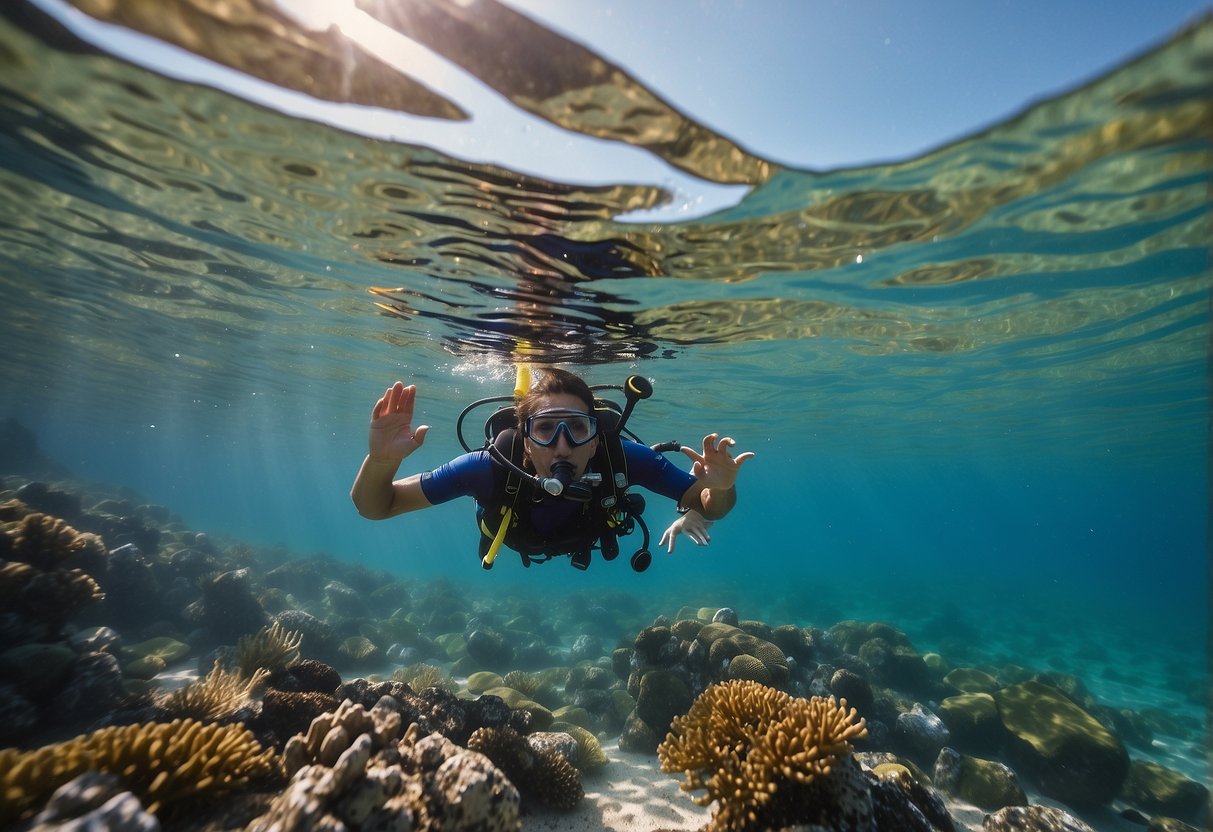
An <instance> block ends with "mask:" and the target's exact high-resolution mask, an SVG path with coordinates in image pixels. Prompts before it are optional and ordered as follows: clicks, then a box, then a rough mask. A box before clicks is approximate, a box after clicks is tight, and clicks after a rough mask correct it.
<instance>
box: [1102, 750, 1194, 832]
mask: <svg viewBox="0 0 1213 832" xmlns="http://www.w3.org/2000/svg"><path fill="white" fill-rule="evenodd" d="M1120 798H1121V800H1124V801H1125V802H1126V803H1129V804H1131V805H1133V806H1136V807H1137V808H1138V809H1141V810H1142V811H1143V812H1147V813H1149V814H1152V815H1166V816H1168V817H1172V818H1176V819H1178V820H1185V821H1190V822H1192V823H1199V822H1200V821H1201V815H1202V814H1204V813H1205V812H1206V809H1207V807H1208V803H1209V790H1208V789H1207V788H1205V787H1204V786H1202V785H1201V784H1200V783H1197V782H1195V781H1194V780H1189V779H1188V778H1187V777H1184V776H1183V775H1182V774H1180V773H1179V772H1177V771H1173V770H1172V769H1169V768H1167V767H1166V766H1162V765H1159V764H1158V763H1154V762H1150V761H1149V760H1134V761H1133V762H1132V763H1131V764H1130V766H1129V774H1128V776H1127V777H1126V778H1125V782H1124V786H1123V787H1122V788H1121V792H1120Z"/></svg>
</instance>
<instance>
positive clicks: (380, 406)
mask: <svg viewBox="0 0 1213 832" xmlns="http://www.w3.org/2000/svg"><path fill="white" fill-rule="evenodd" d="M416 398H417V385H415V384H410V385H409V386H408V387H405V386H404V382H402V381H398V382H396V383H395V384H393V385H392V386H391V387H389V388H388V389H387V390H384V391H383V396H382V398H380V399H379V401H377V402H375V407H374V408H373V409H372V410H371V418H372V419H377V418H379V417H380V416H386V415H387V414H389V413H405V414H407V415H408V416H409V418H410V419H411V418H412V413H413V402H414V401H416Z"/></svg>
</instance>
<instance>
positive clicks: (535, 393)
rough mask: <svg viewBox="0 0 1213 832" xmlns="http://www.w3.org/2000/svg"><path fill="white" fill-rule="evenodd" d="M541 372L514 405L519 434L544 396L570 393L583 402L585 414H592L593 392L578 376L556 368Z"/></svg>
mask: <svg viewBox="0 0 1213 832" xmlns="http://www.w3.org/2000/svg"><path fill="white" fill-rule="evenodd" d="M541 372H542V375H540V376H539V380H538V381H537V382H535V384H534V385H532V387H531V389H530V390H528V391H527V392H526V394H525V395H523V397H522V398H521V399H519V400H518V404H517V405H515V408H514V412H515V413H517V414H518V430H519V431H520V432H521V431H522V430H524V428H525V427H526V420H527V419H529V418H530V417H531V416H534V415H535V413H536V412H538V410H539V400H540V399H542V398H543V397H544V396H552V395H556V394H559V393H572V394H573V395H574V396H576V397H577V398H579V399H581V400H582V401H583V402H585V411H586V413H593V412H594V391H593V390H591V389H590V385H588V384H586V383H585V381H584V380H583V379H582V378H581V377H580V376H576V375H574V374H572V373H570V372H569V371H568V370H561V369H560V368H558V367H545V368H544V369H543V370H542V371H541Z"/></svg>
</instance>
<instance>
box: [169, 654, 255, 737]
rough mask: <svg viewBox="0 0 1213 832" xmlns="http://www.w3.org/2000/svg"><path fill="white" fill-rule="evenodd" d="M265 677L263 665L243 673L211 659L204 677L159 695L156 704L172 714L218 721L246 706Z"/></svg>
mask: <svg viewBox="0 0 1213 832" xmlns="http://www.w3.org/2000/svg"><path fill="white" fill-rule="evenodd" d="M268 677H269V671H268V670H265V669H264V668H262V669H260V670H256V671H254V672H253V675H252V676H244V675H243V674H241V673H240V671H238V670H224V669H223V668H222V667H221V666H220V665H219V663H218V662H215V666H214V667H212V668H211V672H210V673H208V674H206V678H205V679H199V680H197V681H195V682H190V683H189V684H188V685H186V686H185V687H183V688H178V689H177V690H175V691H172V692H171V693H167V694H165V695H163V696H161V697H160V698H159V699H158V700H157V704H158V705H159V706H160V707H161V708H163V709H164V710H165V711H167V712H168V713H169V714H170V715H172V716H175V717H191V718H193V719H197V720H201V721H203V722H220V721H223V720H225V719H230V718H231V717H233V716H235V715H236V714H237V712H238V711H240V709H241V708H244V707H246V706H247V705H249V703H250V701H251V700H252V698H253V696H254V695H256V693H257V692H258V691H259V690H260V689H261V687H262V685H264V683H265V680H266V679H267V678H268Z"/></svg>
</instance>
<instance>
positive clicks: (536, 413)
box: [515, 368, 599, 478]
mask: <svg viewBox="0 0 1213 832" xmlns="http://www.w3.org/2000/svg"><path fill="white" fill-rule="evenodd" d="M515 411H516V413H517V414H518V430H519V432H520V433H521V434H522V436H523V449H524V451H525V455H526V460H527V461H529V462H530V463H531V466H532V467H533V468H534V469H535V473H536V474H538V475H539V476H540V477H550V476H552V465H553V464H555V463H557V462H560V461H564V460H567V461H568V462H570V463H572V465H573V469H574V472H575V474H576V477H578V478H579V477H581V476H582V475H583V474H584V473H585V471H586V468H587V467H588V466H589V464H590V460H591V459H593V458H594V454H595V452H597V450H598V441H599V437H598V419H597V417H596V416H595V415H594V393H593V391H591V390H590V387H589V385H588V384H586V383H585V382H584V381H583V380H582V379H581V378H579V377H578V376H575V375H573V374H572V373H570V372H568V371H567V370H560V369H556V368H548V369H545V370H544V371H543V374H542V375H541V376H540V377H539V380H538V382H536V383H535V385H534V386H533V387H531V389H530V390H529V391H527V393H526V395H524V396H523V397H522V399H520V400H519V402H518V405H517V407H516V408H515Z"/></svg>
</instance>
